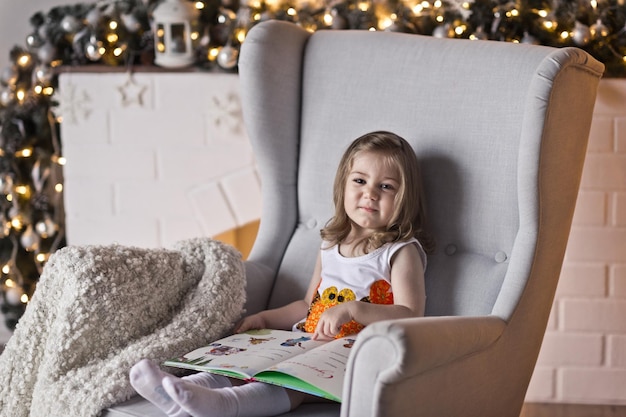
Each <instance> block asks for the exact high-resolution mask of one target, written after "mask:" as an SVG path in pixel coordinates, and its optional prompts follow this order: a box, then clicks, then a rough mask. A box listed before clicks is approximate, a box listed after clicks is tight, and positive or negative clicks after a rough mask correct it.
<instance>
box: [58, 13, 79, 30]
mask: <svg viewBox="0 0 626 417" xmlns="http://www.w3.org/2000/svg"><path fill="white" fill-rule="evenodd" d="M61 29H63V31H65V33H76V32H77V31H78V29H80V21H79V20H78V19H76V18H75V17H74V16H72V15H67V16H65V17H63V19H62V20H61Z"/></svg>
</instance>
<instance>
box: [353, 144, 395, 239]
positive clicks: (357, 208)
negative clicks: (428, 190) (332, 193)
mask: <svg viewBox="0 0 626 417" xmlns="http://www.w3.org/2000/svg"><path fill="white" fill-rule="evenodd" d="M345 188H346V189H345V194H344V196H345V197H344V202H343V203H344V209H345V210H346V213H347V215H348V217H350V220H352V223H353V227H352V233H351V234H352V235H353V237H359V236H365V235H367V234H369V233H371V232H374V231H380V230H384V229H385V228H386V227H387V226H388V225H389V223H390V222H391V220H392V217H393V212H394V201H395V197H396V194H397V193H398V190H399V189H400V176H399V174H398V170H397V169H395V168H394V167H391V166H389V164H386V163H385V160H384V158H381V157H380V156H379V155H377V154H376V153H373V152H365V151H363V152H359V153H358V154H357V155H356V156H355V158H354V160H353V163H352V169H351V170H350V172H349V173H348V178H347V181H346V187H345Z"/></svg>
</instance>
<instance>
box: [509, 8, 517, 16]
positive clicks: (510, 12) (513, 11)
mask: <svg viewBox="0 0 626 417" xmlns="http://www.w3.org/2000/svg"><path fill="white" fill-rule="evenodd" d="M506 16H507V17H517V16H519V10H517V9H513V10H510V11H508V12H506Z"/></svg>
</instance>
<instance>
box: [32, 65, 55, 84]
mask: <svg viewBox="0 0 626 417" xmlns="http://www.w3.org/2000/svg"><path fill="white" fill-rule="evenodd" d="M33 73H34V75H35V78H36V79H37V81H39V82H40V83H41V84H43V85H49V84H50V82H51V81H52V78H53V77H54V71H53V70H52V68H50V67H49V66H47V65H38V66H37V67H36V68H35V71H33Z"/></svg>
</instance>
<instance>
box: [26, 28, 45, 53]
mask: <svg viewBox="0 0 626 417" xmlns="http://www.w3.org/2000/svg"><path fill="white" fill-rule="evenodd" d="M26 45H27V46H28V47H29V48H30V49H31V50H32V49H37V48H39V47H40V46H41V45H43V42H42V41H41V37H39V35H38V34H37V33H36V32H33V33H31V34H30V35H28V36H26Z"/></svg>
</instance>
